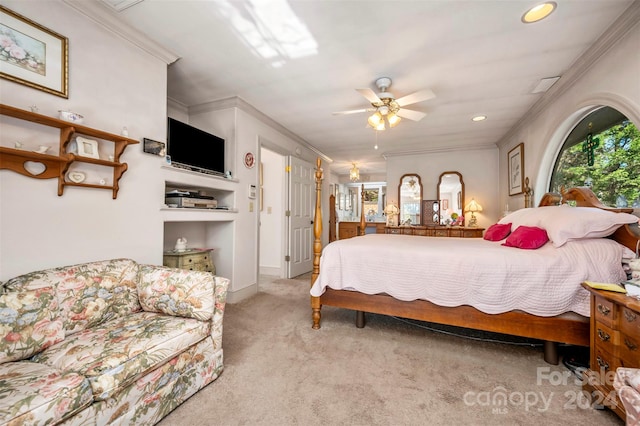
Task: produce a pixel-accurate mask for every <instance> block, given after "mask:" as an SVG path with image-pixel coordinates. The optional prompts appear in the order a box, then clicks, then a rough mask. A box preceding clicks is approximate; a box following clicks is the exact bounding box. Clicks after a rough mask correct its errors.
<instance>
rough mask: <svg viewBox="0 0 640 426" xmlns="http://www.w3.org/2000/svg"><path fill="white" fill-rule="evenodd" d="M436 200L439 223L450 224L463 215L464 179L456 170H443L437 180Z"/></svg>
mask: <svg viewBox="0 0 640 426" xmlns="http://www.w3.org/2000/svg"><path fill="white" fill-rule="evenodd" d="M438 200H439V201H440V224H441V225H451V224H453V223H454V222H455V221H456V220H457V218H458V217H460V216H464V215H463V209H464V181H463V180H462V174H460V173H458V172H444V173H442V174H441V175H440V179H439V180H438ZM462 224H463V225H464V221H463V222H462Z"/></svg>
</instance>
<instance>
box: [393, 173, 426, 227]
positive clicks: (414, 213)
mask: <svg viewBox="0 0 640 426" xmlns="http://www.w3.org/2000/svg"><path fill="white" fill-rule="evenodd" d="M398 200H399V203H400V205H399V206H398V207H399V209H400V216H399V222H400V225H420V222H421V220H420V219H421V216H420V207H421V204H422V180H421V179H420V176H418V175H416V174H406V175H402V177H401V178H400V184H399V185H398Z"/></svg>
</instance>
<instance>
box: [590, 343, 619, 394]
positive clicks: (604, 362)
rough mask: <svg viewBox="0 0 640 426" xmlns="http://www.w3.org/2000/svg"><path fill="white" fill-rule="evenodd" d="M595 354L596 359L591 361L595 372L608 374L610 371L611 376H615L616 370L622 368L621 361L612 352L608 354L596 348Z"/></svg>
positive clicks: (602, 375)
mask: <svg viewBox="0 0 640 426" xmlns="http://www.w3.org/2000/svg"><path fill="white" fill-rule="evenodd" d="M594 352H595V359H593V360H591V364H592V365H591V369H592V370H593V371H596V372H602V373H607V372H609V371H610V372H611V374H613V373H615V371H616V369H617V368H618V367H620V361H619V359H618V358H616V357H614V356H613V355H612V354H611V353H610V352H607V351H605V350H603V349H602V348H600V347H598V346H596V348H595V351H594ZM601 377H607V376H605V375H604V374H601ZM603 384H604V383H603ZM609 387H611V386H609Z"/></svg>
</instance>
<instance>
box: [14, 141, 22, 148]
mask: <svg viewBox="0 0 640 426" xmlns="http://www.w3.org/2000/svg"><path fill="white" fill-rule="evenodd" d="M14 146H15V148H16V149H22V142H19V141H16V143H15V144H14Z"/></svg>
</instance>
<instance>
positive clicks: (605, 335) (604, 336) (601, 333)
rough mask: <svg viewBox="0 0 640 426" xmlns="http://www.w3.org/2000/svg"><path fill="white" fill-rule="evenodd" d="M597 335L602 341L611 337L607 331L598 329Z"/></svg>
mask: <svg viewBox="0 0 640 426" xmlns="http://www.w3.org/2000/svg"><path fill="white" fill-rule="evenodd" d="M598 337H599V338H600V340H602V341H603V342H606V341H607V340H609V339H610V338H611V336H609V333H607V332H606V331H602V330H600V329H598Z"/></svg>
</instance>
